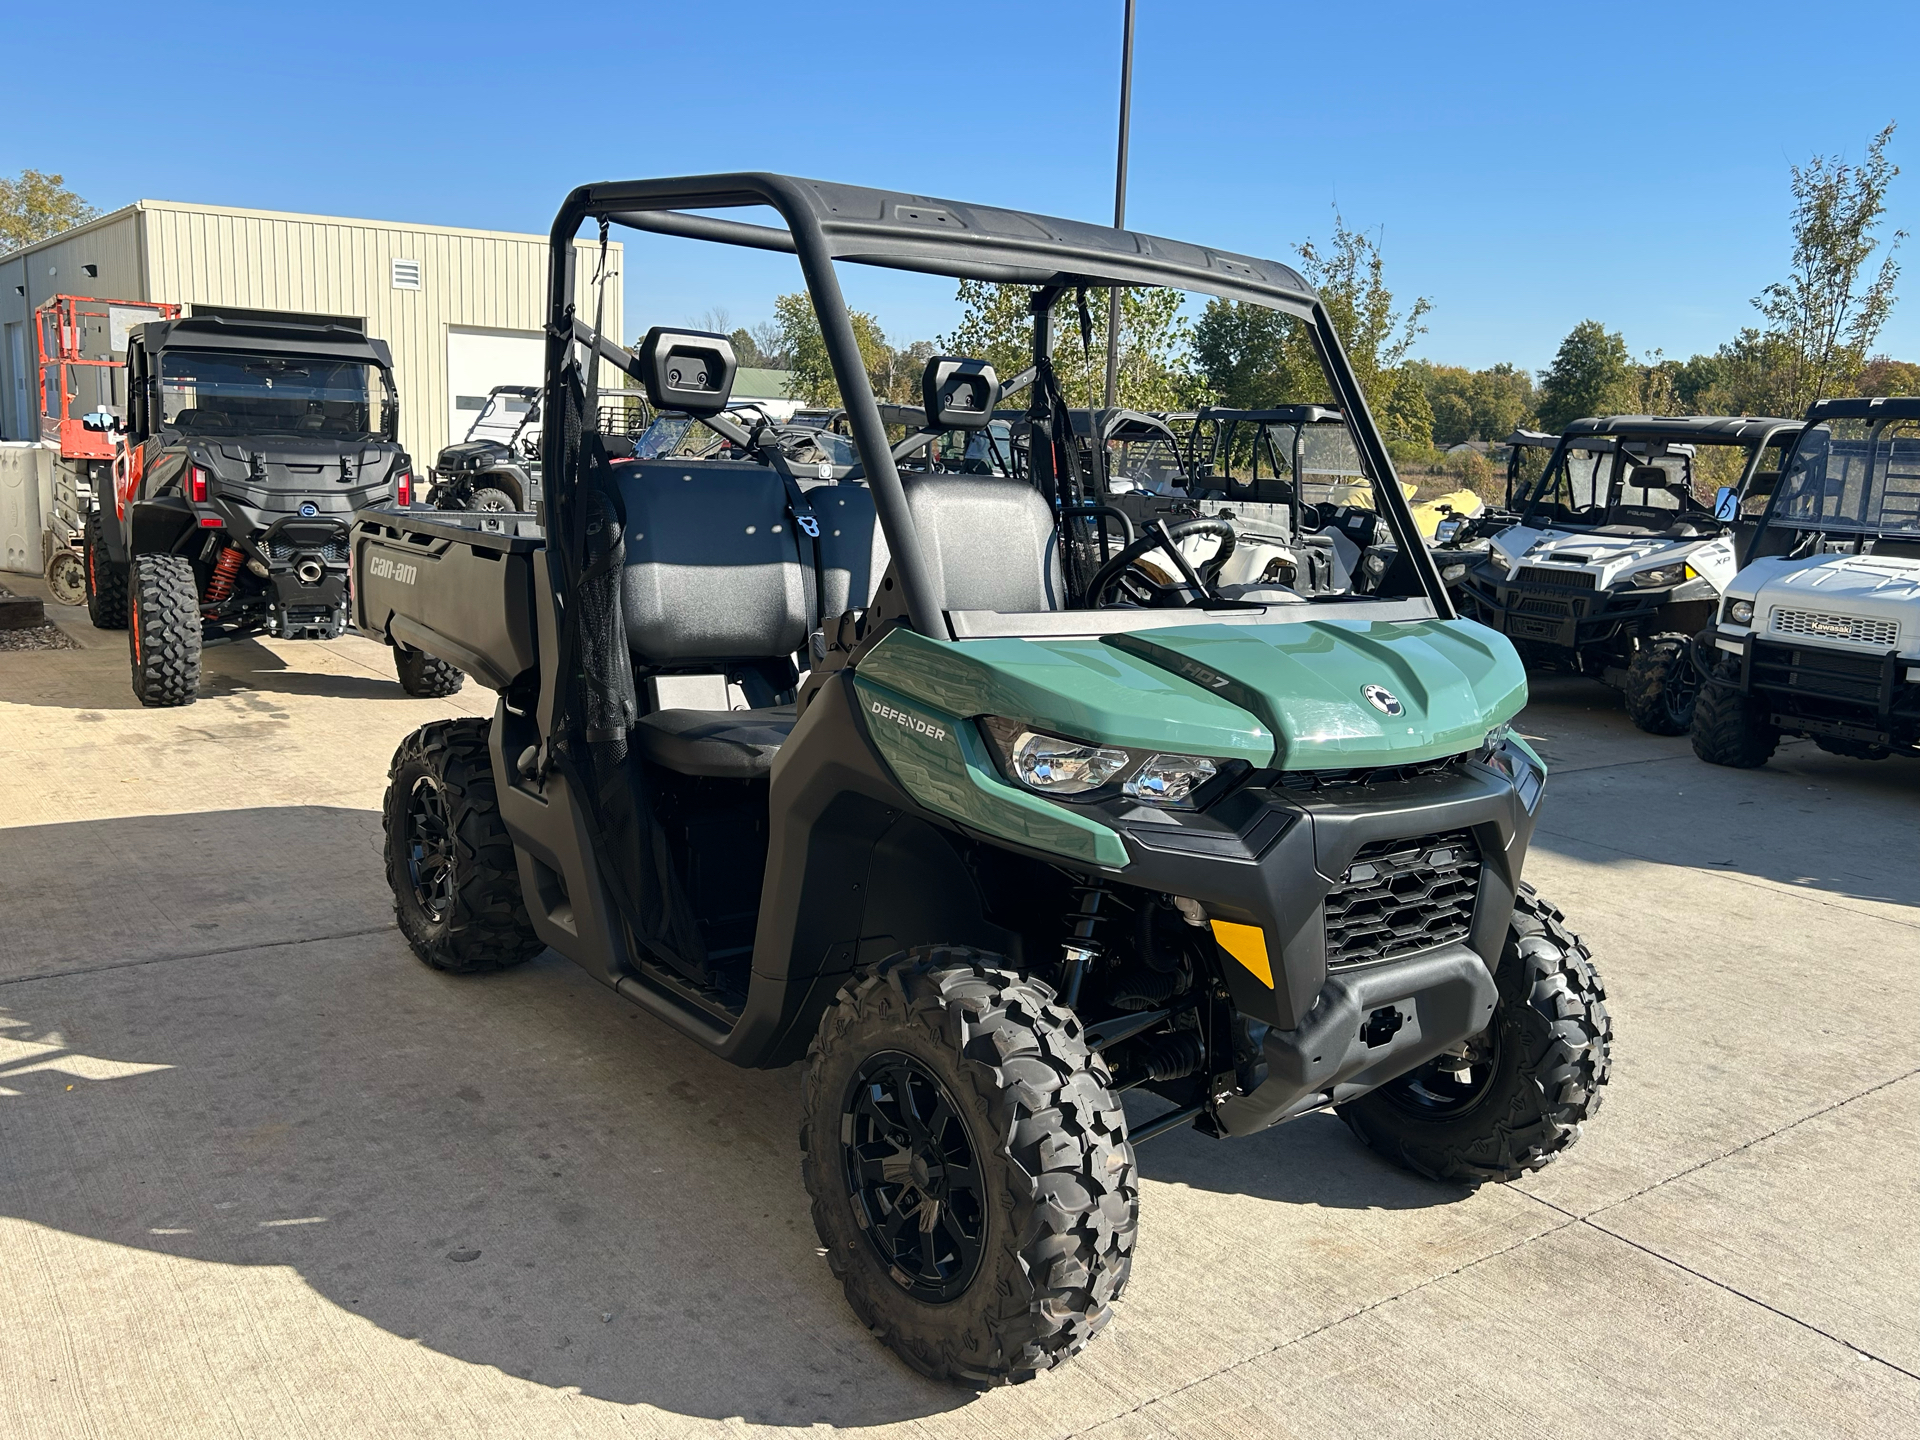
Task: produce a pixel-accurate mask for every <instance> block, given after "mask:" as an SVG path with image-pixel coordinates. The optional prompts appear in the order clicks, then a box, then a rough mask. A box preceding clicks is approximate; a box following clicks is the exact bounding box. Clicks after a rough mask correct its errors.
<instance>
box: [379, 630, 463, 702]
mask: <svg viewBox="0 0 1920 1440" xmlns="http://www.w3.org/2000/svg"><path fill="white" fill-rule="evenodd" d="M393 673H394V675H395V676H397V677H398V678H399V681H400V688H401V689H402V690H404V691H406V692H407V694H409V695H411V696H413V697H414V698H415V699H416V700H439V699H442V698H444V697H445V696H448V695H457V694H459V693H460V687H461V686H462V685H465V684H466V683H467V677H466V676H465V675H464V674H462V673H461V672H460V671H459V670H456V669H455V668H454V667H453V666H451V665H449V664H448V663H447V662H446V661H444V660H442V659H440V658H439V657H438V656H434V655H429V654H427V652H426V651H424V650H415V649H414V648H413V647H412V646H411V645H399V644H396V645H395V646H394V647H393Z"/></svg>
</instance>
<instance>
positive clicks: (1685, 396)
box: [1673, 355, 1727, 415]
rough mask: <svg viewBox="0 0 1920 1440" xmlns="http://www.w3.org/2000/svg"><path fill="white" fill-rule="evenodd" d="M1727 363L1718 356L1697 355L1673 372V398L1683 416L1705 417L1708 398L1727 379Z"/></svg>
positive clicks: (1682, 363)
mask: <svg viewBox="0 0 1920 1440" xmlns="http://www.w3.org/2000/svg"><path fill="white" fill-rule="evenodd" d="M1726 370H1727V366H1726V362H1725V361H1724V360H1722V359H1721V357H1720V356H1718V355H1695V356H1694V357H1693V358H1692V359H1690V360H1685V361H1682V362H1681V363H1680V365H1679V366H1678V368H1676V369H1675V370H1674V372H1673V398H1674V401H1675V403H1676V404H1677V405H1678V406H1679V410H1680V413H1681V414H1682V415H1703V414H1706V413H1708V412H1707V409H1706V405H1707V397H1708V396H1709V395H1710V394H1711V393H1712V391H1713V389H1714V387H1716V386H1717V385H1719V384H1720V383H1721V382H1722V381H1723V380H1725V379H1726Z"/></svg>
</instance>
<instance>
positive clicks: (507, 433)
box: [427, 385, 540, 512]
mask: <svg viewBox="0 0 1920 1440" xmlns="http://www.w3.org/2000/svg"><path fill="white" fill-rule="evenodd" d="M427 501H428V503H429V504H431V505H433V506H435V507H436V508H437V509H441V510H493V511H528V512H531V511H535V510H538V509H539V505H540V387H539V386H537V385H496V386H494V387H493V389H491V390H489V391H488V392H487V398H486V400H485V401H484V402H483V403H482V405H481V407H480V413H479V414H478V415H476V416H474V417H473V424H472V425H470V426H469V427H468V428H467V433H466V438H464V439H462V440H457V441H455V442H454V443H453V444H451V445H448V446H446V447H445V448H444V449H442V450H441V451H440V454H439V456H438V457H437V458H436V459H435V460H434V462H433V473H432V488H431V489H430V491H429V492H428V494H427Z"/></svg>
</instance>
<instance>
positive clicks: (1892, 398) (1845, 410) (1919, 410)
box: [1806, 395, 1920, 425]
mask: <svg viewBox="0 0 1920 1440" xmlns="http://www.w3.org/2000/svg"><path fill="white" fill-rule="evenodd" d="M1822 420H1920V395H1875V396H1871V397H1862V398H1860V399H1854V400H1816V401H1814V402H1813V404H1812V405H1810V406H1808V407H1807V420H1806V423H1807V424H1809V425H1818V424H1819V423H1820V422H1821V421H1822Z"/></svg>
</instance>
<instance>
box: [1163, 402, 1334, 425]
mask: <svg viewBox="0 0 1920 1440" xmlns="http://www.w3.org/2000/svg"><path fill="white" fill-rule="evenodd" d="M1194 418H1195V419H1196V420H1231V421H1245V422H1247V423H1248V424H1250V425H1332V424H1338V423H1340V422H1342V421H1343V420H1344V419H1345V418H1346V417H1345V416H1343V415H1342V414H1341V413H1340V412H1339V411H1338V410H1336V409H1334V408H1333V407H1332V406H1330V405H1276V406H1274V407H1273V408H1271V409H1268V410H1230V409H1227V408H1226V407H1225V406H1221V405H1208V406H1205V407H1203V408H1202V409H1201V410H1200V411H1199V413H1198V414H1197V415H1196V416H1195V417H1194Z"/></svg>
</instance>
